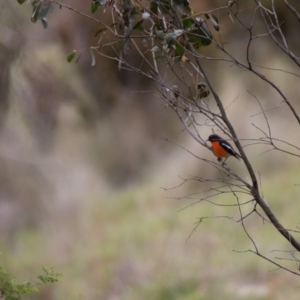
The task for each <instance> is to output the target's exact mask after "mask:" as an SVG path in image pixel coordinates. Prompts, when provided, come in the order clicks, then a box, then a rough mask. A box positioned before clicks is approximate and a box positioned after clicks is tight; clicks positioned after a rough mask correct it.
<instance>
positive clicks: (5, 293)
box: [0, 266, 61, 300]
mask: <svg viewBox="0 0 300 300" xmlns="http://www.w3.org/2000/svg"><path fill="white" fill-rule="evenodd" d="M59 276H61V275H60V274H58V273H56V272H55V271H54V270H53V268H50V269H47V268H45V267H43V274H41V275H39V276H38V278H39V280H40V281H41V283H43V284H48V283H54V282H57V281H58V279H57V278H58V277H59ZM38 284H40V283H37V284H32V283H30V282H28V281H25V282H23V283H17V282H16V280H15V278H14V277H13V276H11V275H10V274H9V273H8V272H7V271H6V270H5V269H4V268H3V267H2V266H0V296H1V297H5V299H6V300H20V299H22V297H23V296H25V295H28V294H31V293H36V292H38V288H37V285H38Z"/></svg>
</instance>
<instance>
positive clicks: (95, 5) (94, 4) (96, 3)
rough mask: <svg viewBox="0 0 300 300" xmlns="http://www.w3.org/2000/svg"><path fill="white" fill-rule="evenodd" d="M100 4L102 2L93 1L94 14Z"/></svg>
mask: <svg viewBox="0 0 300 300" xmlns="http://www.w3.org/2000/svg"><path fill="white" fill-rule="evenodd" d="M99 6H100V4H99V3H98V2H92V6H91V10H92V14H94V13H95V12H96V11H97V9H98V7H99Z"/></svg>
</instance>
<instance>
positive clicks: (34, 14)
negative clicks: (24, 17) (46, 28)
mask: <svg viewBox="0 0 300 300" xmlns="http://www.w3.org/2000/svg"><path fill="white" fill-rule="evenodd" d="M32 5H33V12H32V16H31V22H32V23H36V21H37V19H38V17H39V11H40V9H41V6H42V3H40V2H39V3H38V4H36V5H34V4H32Z"/></svg>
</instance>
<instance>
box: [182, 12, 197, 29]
mask: <svg viewBox="0 0 300 300" xmlns="http://www.w3.org/2000/svg"><path fill="white" fill-rule="evenodd" d="M194 24H195V22H194V20H193V19H192V18H190V17H188V16H186V15H182V25H183V29H188V28H190V27H192V26H193V25H194Z"/></svg>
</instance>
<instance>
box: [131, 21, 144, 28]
mask: <svg viewBox="0 0 300 300" xmlns="http://www.w3.org/2000/svg"><path fill="white" fill-rule="evenodd" d="M143 22H144V20H143V19H142V20H141V21H138V22H137V23H136V24H135V25H134V26H133V29H138V30H140V31H143V30H144V27H143V26H142V23H143Z"/></svg>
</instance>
